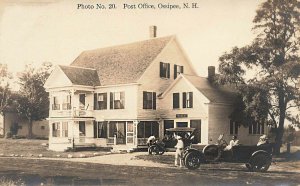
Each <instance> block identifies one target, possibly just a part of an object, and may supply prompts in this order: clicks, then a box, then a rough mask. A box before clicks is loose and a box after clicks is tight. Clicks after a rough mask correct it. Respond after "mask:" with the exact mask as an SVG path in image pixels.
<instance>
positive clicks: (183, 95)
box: [182, 92, 186, 108]
mask: <svg viewBox="0 0 300 186" xmlns="http://www.w3.org/2000/svg"><path fill="white" fill-rule="evenodd" d="M182 108H186V92H183V93H182Z"/></svg>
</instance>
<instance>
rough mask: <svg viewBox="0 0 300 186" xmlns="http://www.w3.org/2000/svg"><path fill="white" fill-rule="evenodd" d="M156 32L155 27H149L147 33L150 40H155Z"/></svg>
mask: <svg viewBox="0 0 300 186" xmlns="http://www.w3.org/2000/svg"><path fill="white" fill-rule="evenodd" d="M156 31H157V26H154V25H152V26H150V27H149V33H150V38H151V39H152V38H156Z"/></svg>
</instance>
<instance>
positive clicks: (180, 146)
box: [147, 135, 269, 167]
mask: <svg viewBox="0 0 300 186" xmlns="http://www.w3.org/2000/svg"><path fill="white" fill-rule="evenodd" d="M175 138H176V139H177V144H176V146H175V148H176V152H175V166H179V167H182V155H183V151H184V142H183V140H182V137H181V136H179V135H177V136H175ZM155 140H156V138H155V137H154V136H150V137H149V138H148V141H147V143H151V142H153V141H155ZM268 143H269V141H268V137H267V136H266V135H262V136H260V138H259V140H258V143H257V146H260V145H265V144H268ZM238 145H240V142H239V140H238V139H237V136H235V135H234V136H232V139H231V140H230V142H229V144H228V145H227V146H226V147H225V148H224V151H230V150H231V149H232V147H234V146H238Z"/></svg>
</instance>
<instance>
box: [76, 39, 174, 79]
mask: <svg viewBox="0 0 300 186" xmlns="http://www.w3.org/2000/svg"><path fill="white" fill-rule="evenodd" d="M173 38H174V36H168V37H161V38H154V39H149V40H145V41H139V42H135V43H130V44H124V45H119V46H113V47H107V48H100V49H95V50H89V51H84V52H82V53H81V54H80V55H79V56H78V57H77V58H76V59H75V60H74V62H73V63H71V66H70V67H87V68H92V69H95V70H97V72H98V75H99V78H100V82H101V85H113V84H126V83H133V82H137V80H138V79H139V78H140V77H141V76H142V74H143V73H144V72H145V70H146V69H147V67H148V66H149V65H150V64H151V62H152V61H153V60H154V59H155V58H156V56H157V55H158V54H160V53H161V51H162V50H163V49H164V48H165V46H166V45H167V44H168V43H169V42H170V41H171V40H172V39H173Z"/></svg>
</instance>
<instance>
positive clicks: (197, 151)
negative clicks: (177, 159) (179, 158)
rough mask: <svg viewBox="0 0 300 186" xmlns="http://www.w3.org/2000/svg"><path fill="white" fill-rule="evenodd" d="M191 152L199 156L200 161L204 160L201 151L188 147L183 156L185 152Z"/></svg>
mask: <svg viewBox="0 0 300 186" xmlns="http://www.w3.org/2000/svg"><path fill="white" fill-rule="evenodd" d="M192 152H193V153H196V154H197V155H198V156H199V157H200V158H201V160H202V161H205V158H204V155H203V153H202V152H201V151H199V150H198V149H195V148H189V149H188V150H185V151H184V155H183V158H185V157H186V155H187V154H189V153H192Z"/></svg>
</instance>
